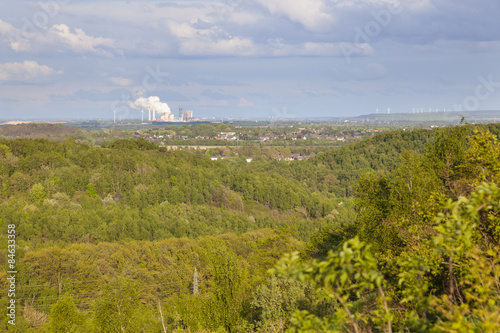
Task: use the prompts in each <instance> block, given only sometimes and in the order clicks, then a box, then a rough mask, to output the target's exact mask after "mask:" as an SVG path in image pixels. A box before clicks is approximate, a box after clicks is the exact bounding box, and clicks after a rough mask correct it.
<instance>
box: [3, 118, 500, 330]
mask: <svg viewBox="0 0 500 333" xmlns="http://www.w3.org/2000/svg"><path fill="white" fill-rule="evenodd" d="M221 126H222V125H221ZM190 130H192V131H194V132H196V131H201V132H203V131H209V130H212V131H215V132H217V131H219V130H220V128H219V127H216V128H215V129H214V128H210V126H208V125H203V126H201V128H197V129H190ZM201 132H200V133H201ZM499 132H500V126H498V125H487V126H480V127H477V128H474V127H472V126H469V125H462V126H457V127H453V128H441V129H434V130H427V129H418V130H409V131H388V132H384V133H379V134H376V135H374V136H370V137H369V138H367V139H364V140H362V141H358V142H354V143H351V144H349V145H346V146H344V147H342V148H339V149H331V150H328V151H326V152H323V153H319V154H317V155H316V156H314V157H312V158H310V159H309V160H307V161H306V160H304V161H293V162H288V161H276V159H275V158H271V157H272V156H273V154H275V153H277V152H278V151H280V153H281V154H283V153H284V154H287V153H288V152H287V151H286V149H287V148H286V147H284V146H283V147H282V148H279V149H277V150H276V152H274V151H272V150H268V149H264V148H265V147H264V148H261V147H259V148H258V151H257V149H256V147H252V146H251V145H249V146H246V147H240V148H239V149H241V155H242V156H244V155H245V154H246V155H249V156H254V157H256V158H255V159H254V161H252V162H251V163H248V162H246V161H245V160H244V159H241V158H238V156H235V157H234V158H233V159H232V160H222V161H220V160H219V161H213V160H211V159H210V158H208V157H207V156H204V155H203V154H199V153H193V152H189V151H167V150H166V149H165V148H164V147H159V146H158V145H156V144H155V143H154V142H151V141H150V140H145V139H142V138H138V139H128V138H123V139H118V140H112V141H109V140H108V141H106V140H105V141H103V143H102V144H100V146H92V145H89V144H87V143H83V142H77V141H75V140H73V139H72V138H71V137H70V138H67V135H70V136H71V135H75V134H77V135H83V136H85V133H84V132H78V133H77V132H75V133H73V134H71V133H69V134H68V133H66V132H64V133H61V136H60V138H61V137H66V139H64V140H55V141H49V140H46V139H25V138H17V139H2V140H0V225H2V232H1V234H2V241H1V243H2V246H1V248H0V253H1V256H0V264H1V265H2V267H7V260H8V256H7V254H8V252H7V229H8V225H12V224H15V230H16V242H17V247H16V260H17V264H16V265H17V266H16V269H17V271H18V274H17V286H18V289H17V294H16V301H17V310H18V312H17V314H18V315H17V318H16V325H15V326H13V325H10V324H8V323H7V321H8V317H6V316H3V318H2V320H1V322H0V325H1V326H0V327H1V328H0V330H2V331H3V330H6V331H9V332H10V331H12V332H173V331H177V332H180V331H186V332H188V331H192V332H195V331H197V332H208V331H211V332H212V331H213V332H216V331H217V332H240V331H246V332H248V331H262V332H282V331H285V330H288V331H291V332H294V331H311V332H312V331H314V332H328V331H331V332H338V331H340V332H364V331H366V332H369V331H372V332H373V331H375V332H378V331H387V332H392V331H410V332H423V331H434V332H462V331H467V332H469V331H484V332H494V331H499V330H500V322H499V317H498V312H499V311H500V299H499V295H500V289H499V286H500V281H499V277H500V262H499V260H498V256H497V254H498V251H499V249H500V248H499V246H500V244H499V241H500V217H499V210H500V189H499V188H498V186H497V185H496V184H498V182H499V181H500V144H499V143H498V139H497V137H498V134H499ZM82 133H83V134H82ZM259 154H261V155H260V156H259ZM265 154H268V155H269V156H271V157H270V158H267V157H266V156H267V155H265ZM353 197H354V199H353ZM287 253H292V254H287ZM280 258H282V259H281V260H280ZM273 267H274V268H273ZM270 269H272V270H271V271H270ZM7 276H8V274H7V269H4V270H2V271H1V272H0V287H1V289H2V290H7V289H8V288H7V283H8V280H7ZM7 302H8V298H7V295H5V294H4V293H2V297H1V298H0V306H1V307H3V308H4V309H5V308H6V306H7Z"/></svg>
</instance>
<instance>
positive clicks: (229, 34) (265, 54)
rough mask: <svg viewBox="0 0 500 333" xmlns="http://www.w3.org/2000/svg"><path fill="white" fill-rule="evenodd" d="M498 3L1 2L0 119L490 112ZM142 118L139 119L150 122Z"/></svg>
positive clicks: (498, 97)
mask: <svg viewBox="0 0 500 333" xmlns="http://www.w3.org/2000/svg"><path fill="white" fill-rule="evenodd" d="M499 17H500V1H498V0H220V1H215V0H214V1H211V0H208V1H207V0H198V1H160V0H158V1H139V0H130V1H118V0H100V1H96V0H34V1H32V0H22V1H21V0H10V1H1V2H0V119H3V120H31V119H33V120H34V119H40V120H48V119H51V120H58V119H61V120H63V119H75V120H85V119H112V118H113V115H114V114H116V117H117V119H140V118H141V116H142V115H141V113H140V110H139V109H138V108H134V104H133V102H134V101H135V100H136V99H137V98H139V97H141V96H142V97H150V96H158V97H159V99H160V100H161V102H164V103H167V104H168V106H169V107H170V109H171V110H172V112H173V113H174V115H176V116H177V113H178V112H177V110H178V109H179V108H181V107H182V108H183V109H184V110H193V113H194V116H195V117H199V118H212V117H216V118H220V117H224V118H269V117H273V118H280V119H302V118H310V117H352V116H358V115H363V114H371V113H375V112H376V110H377V109H378V110H379V112H380V113H387V112H389V109H390V112H391V113H400V112H407V113H412V112H415V110H417V112H419V111H423V112H429V110H431V111H433V112H435V111H436V110H437V111H440V112H442V111H444V110H447V111H448V110H449V111H451V110H456V111H461V110H467V111H474V110H500V62H499V59H500V20H499V19H498V18H499ZM146 118H147V115H146Z"/></svg>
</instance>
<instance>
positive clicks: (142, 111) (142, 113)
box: [141, 109, 144, 122]
mask: <svg viewBox="0 0 500 333" xmlns="http://www.w3.org/2000/svg"><path fill="white" fill-rule="evenodd" d="M141 115H142V121H143V122H144V110H143V109H141Z"/></svg>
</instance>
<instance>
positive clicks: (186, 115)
mask: <svg viewBox="0 0 500 333" xmlns="http://www.w3.org/2000/svg"><path fill="white" fill-rule="evenodd" d="M191 119H193V111H192V110H186V112H184V121H191Z"/></svg>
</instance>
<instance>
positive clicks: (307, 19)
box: [256, 0, 333, 32]
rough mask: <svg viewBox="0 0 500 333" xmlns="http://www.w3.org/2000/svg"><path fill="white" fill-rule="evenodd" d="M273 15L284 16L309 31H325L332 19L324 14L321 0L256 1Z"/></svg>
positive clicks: (327, 14)
mask: <svg viewBox="0 0 500 333" xmlns="http://www.w3.org/2000/svg"><path fill="white" fill-rule="evenodd" d="M256 1H257V2H258V3H260V4H261V5H262V6H264V7H265V8H267V10H269V12H270V13H271V14H273V15H275V14H277V15H285V16H287V17H288V18H289V19H290V20H292V21H294V22H298V23H300V24H302V25H303V26H304V27H305V28H306V29H308V30H310V31H318V32H319V31H326V30H328V29H329V28H330V25H331V23H332V20H333V17H332V16H331V15H330V14H329V13H326V12H325V9H326V7H325V5H324V3H323V1H322V0H301V1H290V0H256Z"/></svg>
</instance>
